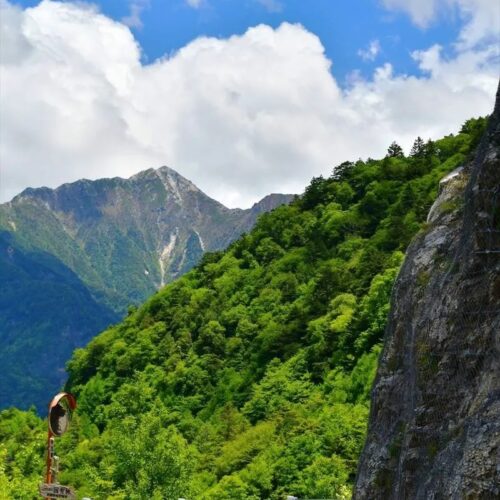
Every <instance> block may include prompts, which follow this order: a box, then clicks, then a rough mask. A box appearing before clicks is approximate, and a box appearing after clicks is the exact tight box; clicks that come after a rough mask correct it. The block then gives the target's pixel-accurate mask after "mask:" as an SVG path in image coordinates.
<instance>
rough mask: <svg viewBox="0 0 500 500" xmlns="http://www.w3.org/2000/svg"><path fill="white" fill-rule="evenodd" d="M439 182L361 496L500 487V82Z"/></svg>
mask: <svg viewBox="0 0 500 500" xmlns="http://www.w3.org/2000/svg"><path fill="white" fill-rule="evenodd" d="M499 90H500V89H499ZM440 191H441V192H440V195H439V198H438V200H437V201H436V203H435V204H434V206H433V207H432V209H431V211H430V213H429V220H428V227H427V229H426V231H425V232H423V233H422V234H420V235H419V236H418V237H417V238H416V240H415V241H414V242H413V243H412V244H411V246H410V248H409V249H408V252H407V256H406V260H405V263H404V265H403V268H402V270H401V272H400V275H399V277H398V280H397V282H396V285H395V289H394V292H393V303H392V309H391V315H390V318H389V325H388V329H387V332H386V338H385V346H384V350H383V353H382V355H381V359H380V366H379V370H378V374H377V378H376V381H375V385H374V389H373V395H372V408H371V414H370V421H369V429H368V439H367V442H366V445H365V449H364V451H363V453H362V456H361V460H360V464H359V469H358V477H357V481H356V487H355V493H354V498H355V499H358V500H359V499H370V500H372V499H398V500H399V499H426V500H428V499H462V498H464V499H489V498H492V499H493V498H500V92H499V93H497V103H496V107H495V111H494V113H493V115H492V117H491V118H490V123H489V127H488V131H487V133H486V136H485V137H484V138H483V140H482V143H481V145H480V146H479V148H478V152H477V155H476V158H475V159H474V160H472V161H471V162H470V163H469V164H467V165H465V166H464V168H463V169H461V170H459V171H456V172H454V173H453V175H449V176H448V177H447V178H446V179H444V180H443V181H442V182H441V189H440Z"/></svg>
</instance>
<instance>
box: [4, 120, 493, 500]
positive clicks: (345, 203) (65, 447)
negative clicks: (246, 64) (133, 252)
mask: <svg viewBox="0 0 500 500" xmlns="http://www.w3.org/2000/svg"><path fill="white" fill-rule="evenodd" d="M484 123H485V121H484V120H483V119H479V120H470V121H468V122H467V123H466V124H465V125H464V126H463V128H462V130H461V132H460V133H459V134H458V135H456V136H448V137H445V138H444V139H441V140H439V141H436V142H427V143H424V142H423V141H422V140H420V139H419V140H416V141H415V145H414V148H413V150H412V152H411V154H410V155H409V156H408V157H405V156H404V154H403V152H402V150H401V149H400V148H399V147H398V146H397V145H396V144H393V145H392V146H391V147H390V148H389V152H388V155H387V157H386V158H384V159H382V160H378V161H376V160H371V159H369V160H367V161H361V160H360V161H358V162H356V163H350V162H346V163H343V164H342V165H340V166H338V167H337V168H336V169H335V170H334V173H333V175H332V176H331V177H330V178H328V179H324V178H317V179H313V181H312V182H311V184H310V185H309V187H308V188H307V189H306V192H305V194H304V195H303V196H302V197H301V198H300V199H298V200H296V201H294V202H292V203H291V204H290V205H289V206H282V207H280V208H277V209H276V210H274V211H273V212H271V213H269V214H264V215H263V216H262V217H261V218H260V219H259V220H258V222H257V224H256V226H255V228H254V229H253V230H252V231H251V232H250V233H249V234H248V235H245V236H243V237H241V238H240V239H238V240H237V241H236V242H234V243H233V244H232V245H231V246H230V247H229V249H228V250H227V251H225V252H216V253H211V254H206V255H205V256H204V258H203V259H202V261H201V263H200V264H199V265H198V266H196V267H195V268H194V269H193V270H192V271H191V272H189V273H187V274H186V275H184V276H183V277H181V278H180V279H178V280H176V281H175V282H173V283H171V284H169V285H167V286H166V287H165V288H163V289H162V290H161V291H159V292H158V293H156V294H155V295H154V296H153V297H151V298H150V299H149V300H148V301H147V302H146V303H145V304H144V305H143V306H142V307H140V308H139V309H138V310H134V311H130V314H129V315H128V317H127V318H126V319H125V320H124V321H123V322H122V323H121V324H119V325H116V326H114V327H112V328H110V329H108V330H107V331H105V332H104V333H102V334H101V335H99V336H98V337H96V338H94V339H93V340H92V341H91V342H90V343H89V345H88V346H87V347H86V348H85V349H79V350H77V351H76V352H75V354H74V356H73V358H72V360H71V362H70V363H69V367H68V368H69V373H70V378H69V381H68V384H67V388H68V390H71V391H73V392H74V393H75V394H76V396H77V399H78V403H79V406H78V412H77V418H76V421H75V425H74V427H73V430H72V432H71V433H69V434H68V435H67V437H65V438H63V440H62V442H60V443H58V450H59V454H60V455H61V457H62V465H63V468H64V471H63V474H62V475H61V482H63V483H65V484H71V485H73V486H75V487H76V488H77V489H78V491H79V493H80V494H81V495H86V496H91V497H92V498H96V499H97V498H103V499H104V498H109V499H111V498H115V499H119V498H130V499H141V498H157V499H160V498H168V499H170V498H178V497H184V498H197V499H214V500H215V499H217V500H221V499H222V500H223V499H227V500H238V499H261V498H269V499H276V500H277V499H282V498H283V496H284V495H287V494H288V495H296V496H298V497H310V498H348V497H349V496H350V492H351V489H352V485H353V481H354V476H355V473H356V467H357V460H358V456H359V454H360V451H361V448H362V446H363V442H364V439H365V433H366V424H367V418H368V406H369V401H368V399H369V392H370V388H371V384H372V380H373V377H374V373H375V369H376V364H377V358H378V353H379V351H380V343H381V341H382V337H383V332H384V329H385V325H386V318H387V314H388V311H389V299H390V295H391V290H392V286H393V283H394V280H395V278H396V276H397V274H398V271H399V267H400V264H401V262H402V259H403V252H404V251H405V250H406V247H407V245H408V244H409V242H410V240H411V239H412V237H413V236H414V235H415V234H416V233H417V232H418V231H419V230H424V229H425V220H426V216H427V213H428V211H429V208H430V207H431V205H432V203H433V201H434V199H435V197H436V194H437V190H438V184H439V180H440V179H441V178H442V177H443V176H444V175H446V174H447V173H448V172H451V171H452V170H453V169H455V168H456V167H458V166H459V165H462V164H463V163H464V162H465V161H467V159H468V158H469V157H470V155H471V154H472V151H473V150H474V148H475V146H476V145H477V143H478V141H479V138H480V136H481V134H482V131H483V129H484ZM441 209H442V210H447V208H446V207H442V208H441ZM30 418H31V417H27V416H26V414H19V413H17V412H15V411H10V412H4V413H3V414H2V415H1V416H0V439H1V440H2V446H3V450H4V451H3V453H4V455H5V462H4V463H5V466H4V472H3V481H4V484H7V481H8V479H12V478H17V479H16V480H15V481H17V482H16V483H15V484H16V485H17V488H18V489H21V488H24V489H25V491H27V490H28V489H29V488H30V487H31V488H33V486H32V485H33V484H34V483H36V481H37V480H38V475H39V474H40V465H41V458H40V456H39V455H38V452H39V449H38V448H36V446H35V445H34V444H33V443H34V441H33V439H31V440H28V442H27V443H26V444H22V445H20V444H19V442H18V440H15V439H9V438H8V437H7V435H8V434H7V433H3V434H2V429H5V428H16V429H19V428H22V427H25V428H27V429H32V430H31V431H30V432H31V434H30V435H31V436H33V435H34V434H36V432H37V431H36V424H33V422H32V421H31V420H30ZM0 449H1V448H0ZM17 457H23V458H22V459H21V458H17ZM0 470H1V467H0ZM21 471H22V472H21ZM1 474H2V473H1V472H0V483H1V481H2V475H1ZM21 478H22V479H21ZM30 482H31V483H30ZM30 484H31V486H30Z"/></svg>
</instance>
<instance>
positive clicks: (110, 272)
mask: <svg viewBox="0 0 500 500" xmlns="http://www.w3.org/2000/svg"><path fill="white" fill-rule="evenodd" d="M292 198H293V196H292V195H281V194H273V195H269V196H266V197H265V198H264V199H263V200H262V201H261V202H258V203H256V204H255V205H254V206H253V207H252V208H250V209H247V210H242V209H229V208H227V207H225V206H224V205H222V204H221V203H219V202H217V201H215V200H213V199H212V198H210V197H209V196H207V195H206V194H205V193H203V192H202V191H201V190H200V189H198V188H197V187H196V186H195V185H194V184H193V183H192V182H191V181H189V180H188V179H186V178H184V177H183V176H181V175H180V174H178V173H177V172H176V171H175V170H172V169H171V168H169V167H161V168H159V169H152V168H151V169H148V170H145V171H142V172H139V173H138V174H136V175H134V176H132V177H130V178H129V179H122V178H119V177H115V178H111V179H99V180H95V181H89V180H86V179H83V180H79V181H76V182H73V183H70V184H63V185H62V186H60V187H58V188H57V189H49V188H36V189H33V188H28V189H26V190H24V191H23V192H22V193H21V194H19V195H18V196H16V197H15V198H14V199H13V200H12V201H11V202H9V203H5V204H3V205H0V230H1V229H3V230H4V231H9V232H11V233H13V234H14V236H15V239H16V240H17V241H18V242H19V243H20V244H21V245H23V246H24V247H26V248H37V249H40V250H43V251H46V252H48V253H50V254H52V255H55V256H56V257H57V258H59V259H61V261H62V262H63V263H64V264H65V265H67V266H68V267H69V268H70V269H72V270H74V271H75V272H76V273H77V274H78V275H79V276H80V277H81V278H82V280H83V281H84V282H85V283H87V284H88V285H89V287H90V288H91V290H92V291H93V292H94V293H96V294H97V295H98V296H100V295H102V294H104V296H106V297H107V304H108V305H109V306H110V307H111V308H112V309H114V310H117V311H123V310H124V309H125V308H126V307H127V306H128V305H129V304H131V303H139V302H141V301H143V300H145V298H146V297H148V296H149V295H150V294H151V293H153V292H154V291H155V290H156V289H158V288H160V287H161V286H163V285H165V284H166V283H168V282H170V281H172V280H173V279H175V278H176V277H178V276H180V275H181V274H183V273H185V272H186V271H188V270H189V269H191V267H193V265H194V264H195V263H196V262H198V260H199V259H200V258H201V256H202V254H203V253H204V252H205V251H215V250H220V249H223V248H225V247H226V246H227V245H228V244H229V243H230V242H231V241H233V240H234V239H236V238H237V237H238V236H239V235H240V234H242V233H243V232H247V231H249V230H250V229H251V228H252V227H253V224H254V223H255V220H256V218H257V217H258V215H259V214H260V213H262V212H265V211H269V210H272V209H273V208H276V207H277V206H279V205H281V204H283V203H288V202H290V201H291V199H292ZM35 223H36V225H37V226H38V227H37V228H34V227H33V225H34V224H35Z"/></svg>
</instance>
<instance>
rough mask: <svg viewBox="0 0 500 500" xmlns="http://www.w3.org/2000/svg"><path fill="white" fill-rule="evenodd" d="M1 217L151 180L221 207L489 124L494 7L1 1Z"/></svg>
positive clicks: (367, 1) (497, 25)
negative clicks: (157, 172)
mask: <svg viewBox="0 0 500 500" xmlns="http://www.w3.org/2000/svg"><path fill="white" fill-rule="evenodd" d="M0 37H1V39H0V42H1V43H0V88H1V92H0V123H1V124H2V130H1V131H2V133H1V134H0V165H1V169H2V171H1V175H0V201H7V200H9V199H10V198H11V197H12V196H14V195H16V194H17V193H19V192H20V191H21V190H22V189H24V188H26V187H28V186H32V187H37V186H42V185H46V186H50V187H56V186H58V185H59V184H62V183H64V182H71V181H75V180H77V179H80V178H89V179H96V178H100V177H112V176H121V177H127V176H130V175H133V174H135V173H137V172H139V171H140V170H145V169H147V168H150V167H159V166H161V165H168V166H170V167H171V168H174V169H175V170H177V171H178V172H179V173H181V174H182V175H184V176H185V177H187V178H188V179H190V180H191V181H193V182H194V183H195V184H196V185H198V187H200V188H201V189H202V190H204V191H205V192H206V193H207V194H208V195H210V196H212V197H213V198H215V199H217V200H219V201H221V202H223V203H225V204H226V205H227V206H230V207H237V206H239V207H248V206H251V205H252V203H254V202H255V201H257V200H259V199H260V198H262V197H263V196H265V195H266V194H268V193H270V192H287V193H300V192H301V191H302V190H303V189H304V187H305V186H306V185H307V183H308V182H309V181H310V179H311V177H313V176H317V175H329V174H330V173H331V171H332V169H333V168H334V167H335V165H338V164H339V163H341V162H343V161H345V160H357V159H358V158H366V157H372V158H379V157H382V156H383V155H384V154H385V152H386V150H387V147H388V145H389V144H391V142H392V141H394V140H396V141H397V142H398V143H399V144H400V145H401V146H402V147H403V148H404V149H405V151H409V150H410V149H411V146H412V144H413V141H414V140H415V138H416V137H417V136H421V137H423V138H424V139H428V138H433V139H437V138H439V137H442V136H443V135H446V134H449V133H454V132H456V131H457V130H459V129H460V126H461V125H462V124H463V123H464V121H465V120H467V119H468V118H470V117H474V116H482V115H485V114H488V113H490V112H491V109H492V107H493V102H494V95H495V91H496V88H497V84H498V78H499V74H500V62H499V61H500V2H495V1H494V0H363V1H362V0H289V1H285V0H96V1H95V2H94V4H93V6H91V5H90V4H89V3H85V2H82V1H81V0H78V1H77V0H75V1H70V0H64V1H63V0H60V1H56V0H44V1H42V2H39V1H38V0H0Z"/></svg>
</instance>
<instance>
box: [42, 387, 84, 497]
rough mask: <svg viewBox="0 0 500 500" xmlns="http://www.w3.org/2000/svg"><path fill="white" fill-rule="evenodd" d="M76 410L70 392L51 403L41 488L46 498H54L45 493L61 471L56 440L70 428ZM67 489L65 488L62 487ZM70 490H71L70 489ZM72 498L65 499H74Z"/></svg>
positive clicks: (62, 394)
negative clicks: (43, 477)
mask: <svg viewBox="0 0 500 500" xmlns="http://www.w3.org/2000/svg"><path fill="white" fill-rule="evenodd" d="M75 408H76V399H75V397H74V396H73V395H72V394H70V393H69V392H60V393H58V394H56V395H55V396H54V397H53V398H52V401H51V402H50V403H49V412H48V422H47V459H46V471H45V485H40V486H41V493H42V496H43V497H44V498H53V497H51V496H46V495H47V494H50V493H46V494H45V495H44V494H43V491H45V490H46V489H47V487H48V488H49V490H50V485H51V484H54V483H57V472H58V469H59V459H58V457H56V454H55V446H54V444H55V438H56V437H60V436H62V435H63V434H64V433H65V432H66V431H67V430H68V428H69V424H70V421H71V416H72V414H73V411H74V409H75ZM62 488H65V487H62ZM68 489H69V488H68ZM71 494H72V492H69V495H70V496H67V497H64V498H72V497H71Z"/></svg>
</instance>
